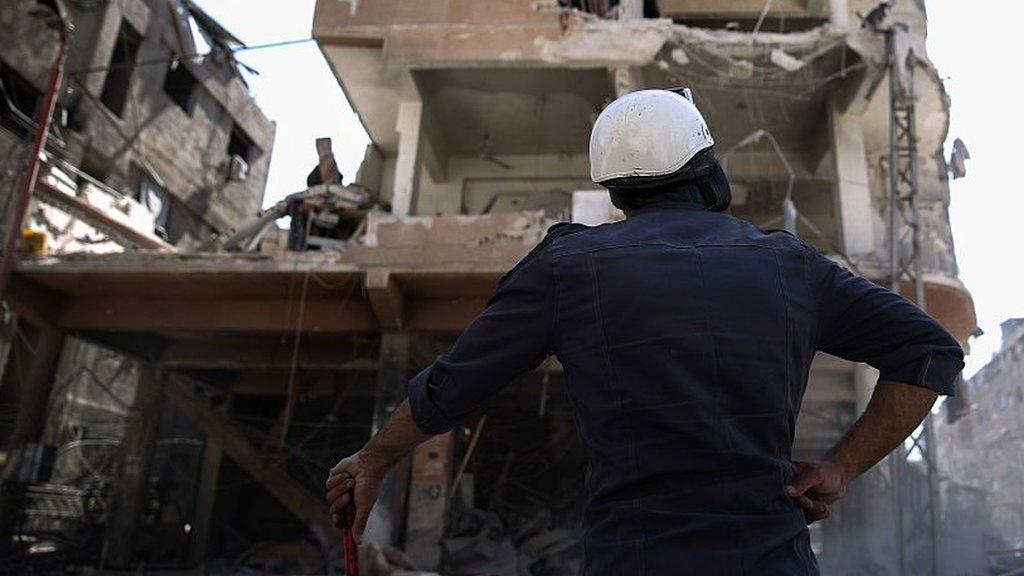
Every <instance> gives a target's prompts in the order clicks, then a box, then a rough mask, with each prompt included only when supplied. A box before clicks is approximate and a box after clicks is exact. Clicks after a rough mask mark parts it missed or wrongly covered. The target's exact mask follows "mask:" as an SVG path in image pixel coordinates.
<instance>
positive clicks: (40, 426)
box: [0, 326, 64, 558]
mask: <svg viewBox="0 0 1024 576" xmlns="http://www.w3.org/2000/svg"><path fill="white" fill-rule="evenodd" d="M31 336H33V335H31V334H30V337H31ZM33 339H34V341H35V342H34V344H33V348H32V349H29V347H28V346H26V345H24V344H23V343H22V342H20V341H19V340H18V339H15V341H14V342H12V347H13V346H17V347H19V353H20V354H22V358H24V359H25V361H27V363H28V369H27V370H26V371H24V372H22V373H21V374H13V378H12V377H5V378H4V381H5V383H10V382H12V381H13V382H17V383H18V384H19V390H18V415H17V417H16V419H15V421H14V427H13V429H12V430H11V436H10V440H9V443H8V451H7V460H6V463H5V465H4V469H3V473H2V474H0V558H4V557H6V555H7V554H8V553H9V547H10V545H11V529H12V528H13V527H14V526H15V525H16V523H17V519H18V516H19V515H20V511H19V509H20V508H21V506H22V504H23V502H22V497H23V496H24V494H25V483H26V482H29V481H35V479H33V478H30V476H31V468H32V466H31V462H30V460H31V454H33V453H34V454H38V453H39V451H38V450H37V448H38V447H39V446H38V445H39V442H40V440H41V439H42V436H43V432H44V431H45V429H46V422H47V420H48V418H47V417H46V416H47V414H46V409H47V407H48V405H49V400H50V394H51V393H52V392H53V379H54V376H55V375H56V373H57V366H58V363H59V361H60V355H61V351H62V350H63V349H64V332H62V331H60V330H58V329H56V328H54V327H52V326H41V327H39V328H38V329H37V330H36V331H35V334H34V338H33ZM11 369H12V370H13V369H14V363H12V366H11ZM8 376H10V375H8Z"/></svg>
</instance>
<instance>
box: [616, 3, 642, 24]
mask: <svg viewBox="0 0 1024 576" xmlns="http://www.w3.org/2000/svg"><path fill="white" fill-rule="evenodd" d="M643 17H644V0H622V1H621V2H619V20H638V19H640V18H643Z"/></svg>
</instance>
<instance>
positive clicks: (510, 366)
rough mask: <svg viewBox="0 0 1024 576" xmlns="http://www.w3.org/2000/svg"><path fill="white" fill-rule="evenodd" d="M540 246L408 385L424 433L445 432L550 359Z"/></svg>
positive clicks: (550, 314) (549, 310) (549, 292)
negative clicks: (510, 383)
mask: <svg viewBox="0 0 1024 576" xmlns="http://www.w3.org/2000/svg"><path fill="white" fill-rule="evenodd" d="M546 246H547V243H546V242H545V243H543V244H542V245H541V246H538V247H537V248H536V249H534V250H533V251H532V252H531V253H530V254H528V255H527V256H526V257H525V258H524V259H523V260H522V261H521V262H520V263H519V264H518V265H516V267H515V268H513V269H512V270H511V271H510V272H509V273H508V274H506V275H505V277H504V278H502V279H501V281H500V282H499V283H498V287H497V289H496V290H495V292H494V294H493V295H492V296H491V299H490V301H489V302H488V303H487V307H486V308H485V309H484V311H483V312H482V313H481V314H480V315H479V316H477V317H476V319H475V320H473V322H472V323H471V324H470V325H469V327H468V328H467V329H466V330H465V332H463V333H462V335H461V336H459V338H458V340H456V342H455V345H454V346H453V347H452V349H451V350H450V351H449V352H448V353H447V354H444V355H441V356H440V357H438V358H437V360H436V361H434V363H433V364H431V365H430V366H428V367H427V368H426V369H424V370H423V371H422V372H420V373H419V374H418V375H416V376H415V377H414V378H413V379H412V380H410V381H409V385H408V392H409V405H410V407H411V409H412V415H413V418H414V419H415V421H416V424H417V426H419V428H420V430H421V431H422V432H423V433H424V434H442V433H444V432H447V431H448V430H451V429H452V428H453V427H455V425H456V424H457V423H458V422H459V421H460V420H461V419H462V418H464V417H465V416H466V415H468V414H469V413H471V412H472V411H473V410H474V409H476V407H477V406H479V405H480V404H481V403H482V402H483V401H484V400H486V399H487V398H488V397H489V396H491V395H492V394H494V393H496V392H498V391H499V390H501V389H502V388H504V387H505V386H507V385H508V384H509V382H511V381H512V380H514V379H515V378H516V377H517V376H519V375H520V374H522V373H524V372H527V371H529V370H533V369H534V368H536V367H537V366H538V365H539V364H540V363H541V362H542V361H543V360H544V359H545V358H547V356H548V355H550V354H551V352H552V348H553V337H552V324H553V321H554V294H553V292H554V289H553V280H554V278H553V273H552V262H551V257H550V251H549V250H546Z"/></svg>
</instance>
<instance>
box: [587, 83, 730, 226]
mask: <svg viewBox="0 0 1024 576" xmlns="http://www.w3.org/2000/svg"><path fill="white" fill-rule="evenodd" d="M684 94H685V95H682V94H679V93H676V92H673V91H669V90H642V91H640V92H633V93H631V94H627V95H625V96H623V97H621V98H619V99H618V100H616V101H614V102H612V103H611V104H610V105H609V106H608V107H607V108H605V109H604V111H603V112H601V115H600V116H598V118H597V122H595V123H594V129H593V131H592V132H591V134H590V176H591V179H592V180H593V181H594V182H596V183H598V184H600V185H602V186H604V187H605V188H607V189H608V191H609V192H610V193H611V196H612V203H614V204H615V206H617V207H618V208H621V209H622V210H626V211H630V210H636V209H638V208H642V207H643V206H646V205H648V204H652V203H654V202H659V201H662V200H685V201H693V202H699V203H701V204H704V206H706V207H707V208H708V209H709V210H715V211H722V210H725V209H726V208H728V207H729V202H730V199H731V193H730V189H729V181H728V180H727V179H726V177H725V173H724V172H722V168H721V166H720V165H719V164H718V160H717V158H716V157H715V152H714V148H713V146H714V144H715V141H714V139H713V138H712V137H711V131H710V130H708V125H707V123H706V122H705V121H704V118H703V116H701V114H700V111H698V110H697V107H696V106H694V104H693V102H692V100H691V99H690V98H689V91H688V90H687V91H685V92H684Z"/></svg>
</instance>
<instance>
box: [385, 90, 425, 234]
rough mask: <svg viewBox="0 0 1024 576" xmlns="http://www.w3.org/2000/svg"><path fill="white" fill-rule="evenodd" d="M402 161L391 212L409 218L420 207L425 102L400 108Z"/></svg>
mask: <svg viewBox="0 0 1024 576" xmlns="http://www.w3.org/2000/svg"><path fill="white" fill-rule="evenodd" d="M395 130H396V131H397V132H398V158H397V159H396V160H395V184H394V192H393V194H392V195H391V212H392V213H394V214H397V215H399V216H409V215H411V214H412V213H413V212H414V208H415V206H416V195H417V193H418V191H419V190H418V189H419V182H420V166H421V165H422V163H423V162H422V156H423V102H421V101H406V102H402V103H401V104H399V105H398V122H397V125H396V126H395Z"/></svg>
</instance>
